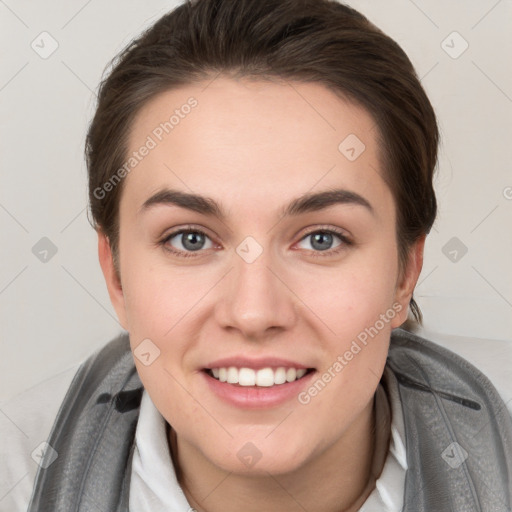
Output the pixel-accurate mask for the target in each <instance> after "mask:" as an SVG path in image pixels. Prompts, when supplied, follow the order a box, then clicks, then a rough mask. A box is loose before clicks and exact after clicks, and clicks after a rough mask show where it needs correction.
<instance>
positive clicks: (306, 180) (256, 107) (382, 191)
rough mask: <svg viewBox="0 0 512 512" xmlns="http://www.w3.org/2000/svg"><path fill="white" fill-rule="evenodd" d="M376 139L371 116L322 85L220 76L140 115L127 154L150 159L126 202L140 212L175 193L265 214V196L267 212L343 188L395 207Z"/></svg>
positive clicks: (128, 187) (132, 181) (141, 163)
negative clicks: (164, 193)
mask: <svg viewBox="0 0 512 512" xmlns="http://www.w3.org/2000/svg"><path fill="white" fill-rule="evenodd" d="M377 135H378V133H377V128H376V124H375V122H374V120H373V118H372V117H371V115H370V114H369V113H368V112H367V111H366V110H365V109H363V108H361V107H359V106H357V105H355V104H353V103H350V102H348V101H346V100H343V99H342V98H341V97H339V96H338V95H336V94H335V93H333V92H332V91H330V90H329V89H327V88H326V87H325V86H323V85H321V84H318V83H298V82H280V83H277V82H268V81H249V80H246V79H243V80H233V79H229V78H225V77H219V78H217V79H215V80H213V81H212V82H204V83H201V84H194V85H187V86H184V87H181V88H179V89H173V90H170V91H166V92H164V93H161V94H160V95H158V96H156V97H155V98H153V99H152V100H151V101H149V102H148V103H147V104H146V105H145V106H144V107H143V108H142V109H141V110H140V112H139V113H138V115H137V116H136V118H135V120H134V122H133V125H132V127H131V132H130V136H129V151H128V153H129V155H132V154H133V152H136V153H141V152H143V153H144V154H145V156H143V157H141V156H140V154H139V155H138V160H137V162H136V166H134V167H133V170H132V171H130V172H129V175H128V176H127V178H126V179H127V183H126V184H125V190H124V192H123V196H126V198H125V199H122V203H123V201H128V202H129V203H130V204H132V206H133V205H139V206H140V205H142V204H143V202H144V201H145V199H147V197H149V196H150V195H151V194H154V193H155V192H156V191H158V190H159V189H161V188H165V187H168V188H169V187H172V188H180V189H182V190H184V191H189V192H190V191H193V192H194V193H198V194H201V193H204V194H205V195H208V196H210V197H217V198H221V200H222V202H228V201H229V200H237V199H241V198H243V199H244V202H245V203H246V204H252V205H253V207H256V206H258V205H259V206H260V207H263V206H264V203H263V202H262V197H264V198H265V199H266V201H268V204H266V205H265V206H270V203H271V202H273V203H275V204H277V203H281V202H282V199H283V196H289V197H290V198H295V197H297V196H298V195H301V194H303V193H305V192H307V191H311V190H313V189H315V188H319V189H326V188H329V187H336V188H339V187H344V188H347V189H351V190H353V191H355V192H357V193H360V194H362V195H364V194H367V195H368V194H369V195H370V196H371V197H372V199H373V202H377V203H379V202H380V203H386V204H383V205H382V206H383V207H389V206H390V204H389V201H390V191H389V189H388V188H387V186H386V184H385V182H384V181H383V179H382V177H381V176H382V175H383V171H382V169H381V164H380V157H379V151H380V148H379V146H378V143H377ZM144 147H147V148H150V149H149V150H144V151H140V150H142V149H143V148H144ZM129 155H128V156H129ZM234 194H235V196H234ZM392 206H393V205H392V203H391V207H392Z"/></svg>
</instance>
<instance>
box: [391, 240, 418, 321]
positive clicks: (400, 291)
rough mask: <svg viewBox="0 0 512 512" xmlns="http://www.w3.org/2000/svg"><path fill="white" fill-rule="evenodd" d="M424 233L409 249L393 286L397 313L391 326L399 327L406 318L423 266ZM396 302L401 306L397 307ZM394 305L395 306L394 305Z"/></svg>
mask: <svg viewBox="0 0 512 512" xmlns="http://www.w3.org/2000/svg"><path fill="white" fill-rule="evenodd" d="M425 239H426V235H423V236H422V237H420V238H419V239H418V240H417V241H416V242H415V243H414V244H413V245H412V246H411V247H410V249H409V254H408V258H407V265H406V268H405V269H404V271H403V273H402V276H401V279H400V281H399V282H397V285H396V288H395V299H394V302H393V308H394V309H395V308H396V311H398V310H399V313H398V314H397V315H396V316H395V317H394V318H393V320H392V321H391V327H392V328H393V329H394V328H395V327H399V326H400V325H402V324H403V323H404V322H405V321H406V320H407V315H408V311H409V302H410V300H411V297H412V294H413V292H414V288H415V286H416V283H417V281H418V278H419V276H420V273H421V269H422V267H423V251H424V248H425ZM398 304H399V305H400V306H401V309H399V307H398ZM395 305H396V306H395Z"/></svg>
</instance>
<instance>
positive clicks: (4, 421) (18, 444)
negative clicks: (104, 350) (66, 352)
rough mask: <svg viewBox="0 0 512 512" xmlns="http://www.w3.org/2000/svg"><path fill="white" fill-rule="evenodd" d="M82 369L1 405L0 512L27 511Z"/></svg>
mask: <svg viewBox="0 0 512 512" xmlns="http://www.w3.org/2000/svg"><path fill="white" fill-rule="evenodd" d="M79 366H80V364H77V365H74V366H72V367H69V368H68V369H66V370H65V371H63V372H61V373H59V374H57V375H55V376H53V377H51V378H49V379H46V380H44V381H42V382H40V383H39V384H36V385H35V386H33V387H32V388H30V389H28V390H26V391H24V392H22V393H20V394H18V395H16V396H15V397H13V398H11V399H9V400H7V401H5V402H3V403H2V404H1V405H0V459H1V461H2V463H1V464H0V512H8V511H12V510H26V509H27V507H28V503H29V500H30V495H31V493H32V487H33V484H34V480H35V476H36V473H37V469H38V467H39V465H38V464H39V462H40V460H41V456H40V455H41V453H42V451H43V450H44V447H45V445H44V443H45V441H46V440H47V438H48V437H49V435H50V431H51V428H52V425H53V422H54V421H55V417H56V416H57V413H58V412H59V408H60V405H61V403H62V401H63V399H64V396H65V395H66V392H67V390H68V389H69V386H70V384H71V382H72V380H73V378H74V376H75V375H76V373H77V371H78V368H79Z"/></svg>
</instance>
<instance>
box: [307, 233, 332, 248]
mask: <svg viewBox="0 0 512 512" xmlns="http://www.w3.org/2000/svg"><path fill="white" fill-rule="evenodd" d="M322 243H323V244H322ZM331 243H332V235H331V234H329V233H317V234H315V235H314V236H313V242H312V245H313V247H314V248H315V249H318V250H320V251H325V250H326V249H329V246H330V244H331Z"/></svg>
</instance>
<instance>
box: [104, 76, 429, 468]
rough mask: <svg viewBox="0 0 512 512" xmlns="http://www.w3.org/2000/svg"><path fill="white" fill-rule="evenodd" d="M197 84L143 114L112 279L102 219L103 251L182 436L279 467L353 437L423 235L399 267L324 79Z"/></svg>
mask: <svg viewBox="0 0 512 512" xmlns="http://www.w3.org/2000/svg"><path fill="white" fill-rule="evenodd" d="M207 85H208V84H207V83H203V84H200V85H190V86H186V87H183V88H181V89H176V90H172V91H168V92H166V93H163V94H161V95H160V96H158V97H156V98H154V99H153V100H152V101H151V102H149V103H147V104H146V105H145V107H144V108H143V109H142V110H141V111H140V112H139V115H138V116H137V118H136V120H135V122H134V124H133V127H132V131H131V135H130V139H129V147H130V150H129V155H132V154H133V152H134V151H135V152H137V154H138V156H136V158H137V163H136V165H135V166H133V170H131V171H130V172H129V174H128V175H127V176H126V178H125V182H124V188H123V193H122V197H121V201H120V210H119V216H120V217H119V219H120V236H119V261H120V283H118V282H117V281H116V279H115V277H114V272H113V267H112V258H111V254H110V251H109V248H108V244H107V242H106V239H105V237H103V236H102V235H100V260H101V264H102V268H103V270H104V273H105V276H106V280H107V285H108V287H109V293H110V296H111V299H112V302H113V304H114V306H115V308H116V311H117V313H118V316H119V318H120V321H121V323H122V325H123V327H124V328H125V329H126V330H127V331H128V332H129V334H130V341H131V345H132V349H133V350H134V353H135V358H134V359H135V363H136V366H137V370H138V372H139V375H140V378H141V380H142V382H143V384H144V386H145V388H146V390H147V392H148V393H149V395H150V396H151V398H152V400H153V402H154V404H155V405H156V407H157V408H158V409H159V411H160V412H161V413H162V415H163V416H164V417H165V419H166V420H167V421H168V422H169V423H170V424H171V425H172V426H173V428H174V430H175V431H176V433H177V438H178V443H179V447H180V449H181V448H182V447H183V450H185V452H186V450H188V452H189V453H195V454H196V455H197V454H200V456H201V457H203V458H204V460H205V461H207V462H208V463H209V464H211V465H213V466H216V467H219V468H223V469H224V470H228V471H233V472H240V473H241V472H253V473H255V472H261V473H264V472H267V471H269V472H272V473H286V472H290V471H293V470H295V469H298V468H300V467H302V466H304V465H306V464H307V463H308V462H312V461H313V460H315V459H317V458H318V457H321V456H322V454H324V453H326V450H327V449H332V450H335V448H336V446H338V445H340V443H343V442H345V444H346V440H347V439H349V438H350V439H352V440H354V439H356V438H357V435H358V434H357V432H358V428H359V425H360V423H361V421H363V418H364V417H365V416H367V414H368V413H369V411H370V406H371V403H372V398H373V394H374V392H375V389H376V387H377V385H378V382H379V379H380V376H381V374H382V371H383V367H384V364H385V360H386V356H387V351H388V344H389V337H390V332H391V329H392V328H394V327H397V326H398V325H400V324H401V323H402V322H403V321H404V320H405V318H406V312H407V305H408V302H409V299H410V297H411V293H412V290H413V287H414V284H415V282H416V279H417V277H418V274H419V271H420V270H421V250H420V249H421V248H420V249H418V251H417V252H414V251H413V252H412V253H411V254H412V255H413V256H412V257H411V263H410V265H409V267H408V269H407V272H406V273H405V274H404V276H405V277H404V278H403V279H399V273H398V250H397V242H396V234H395V222H396V214H395V204H394V201H393V197H392V195H391V192H390V190H389V188H388V186H387V185H386V182H385V181H384V180H383V178H382V176H383V170H382V168H381V164H380V158H379V147H378V144H377V133H376V128H375V122H374V121H373V119H372V118H371V116H370V115H369V114H368V113H367V112H366V111H365V110H364V109H362V108H360V107H358V106H355V105H354V104H351V103H348V102H345V101H343V100H341V99H340V98H339V97H338V96H336V95H335V94H334V93H332V92H330V91H329V90H328V89H327V88H325V87H324V86H322V85H320V84H306V83H293V84H281V83H270V82H262V81H252V82H251V81H247V80H240V81H235V80H232V79H229V78H226V77H222V76H221V77H219V78H217V79H215V80H214V81H213V82H211V83H210V84H209V85H208V87H206V86H207ZM191 97H192V98H194V100H190V99H189V98H191ZM187 104H188V105H189V107H184V106H185V105H187ZM173 112H175V118H174V119H173V120H171V123H172V128H169V127H170V126H171V125H170V124H169V125H165V122H166V121H169V118H170V116H171V115H172V113H173ZM161 123H163V124H161ZM143 146H145V147H146V148H149V149H148V150H147V151H145V150H141V149H140V148H141V147H143ZM139 157H140V158H139ZM196 196H197V197H196ZM141 343H142V345H141ZM141 352H142V353H143V354H145V355H144V356H142V357H141ZM223 368H225V369H226V370H224V369H223ZM278 368H281V369H278ZM283 368H284V370H283ZM240 369H241V370H240ZM296 370H299V371H298V372H297V371H296ZM215 375H217V376H218V377H219V379H220V380H219V379H218V378H216V377H215ZM298 377H300V378H298ZM226 378H227V379H228V380H229V381H230V382H221V380H225V379H226ZM286 378H288V380H289V381H290V382H288V380H287V381H286V383H282V381H283V379H286ZM237 379H238V380H239V383H238V384H236V383H235V382H234V381H236V380H237ZM294 379H295V380H294ZM248 461H252V462H250V463H248ZM254 461H256V462H254Z"/></svg>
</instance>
